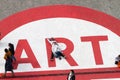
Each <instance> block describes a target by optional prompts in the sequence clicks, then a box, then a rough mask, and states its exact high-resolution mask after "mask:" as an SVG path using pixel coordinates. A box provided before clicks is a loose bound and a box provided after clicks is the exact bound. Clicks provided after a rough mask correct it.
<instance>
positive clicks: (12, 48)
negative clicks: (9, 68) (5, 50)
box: [8, 43, 16, 61]
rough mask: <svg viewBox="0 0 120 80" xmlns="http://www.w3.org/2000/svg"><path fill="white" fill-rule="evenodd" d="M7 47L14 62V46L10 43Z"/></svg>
mask: <svg viewBox="0 0 120 80" xmlns="http://www.w3.org/2000/svg"><path fill="white" fill-rule="evenodd" d="M8 46H9V51H10V52H11V54H12V55H11V57H12V60H14V61H16V58H15V56H14V54H15V50H14V45H13V44H12V43H8Z"/></svg>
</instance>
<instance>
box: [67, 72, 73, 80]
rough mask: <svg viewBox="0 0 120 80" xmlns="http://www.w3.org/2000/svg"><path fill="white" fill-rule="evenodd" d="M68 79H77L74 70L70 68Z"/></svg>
mask: <svg viewBox="0 0 120 80" xmlns="http://www.w3.org/2000/svg"><path fill="white" fill-rule="evenodd" d="M67 80H75V73H74V70H70V73H69V74H68V76H67Z"/></svg>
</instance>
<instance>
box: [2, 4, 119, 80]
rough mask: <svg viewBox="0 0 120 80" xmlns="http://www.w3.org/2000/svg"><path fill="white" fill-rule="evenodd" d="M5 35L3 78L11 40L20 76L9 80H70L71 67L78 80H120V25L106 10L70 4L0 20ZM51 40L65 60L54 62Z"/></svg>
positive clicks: (15, 65) (15, 66) (42, 8)
mask: <svg viewBox="0 0 120 80" xmlns="http://www.w3.org/2000/svg"><path fill="white" fill-rule="evenodd" d="M0 32H1V41H0V53H1V54H0V55H1V56H0V73H1V74H2V73H4V64H5V60H4V59H3V56H4V48H6V47H7V46H8V45H7V44H8V43H9V42H11V43H13V44H14V46H15V57H16V59H17V62H16V63H15V64H14V72H15V77H14V78H10V77H9V78H10V79H13V80H14V79H15V80H19V79H29V80H33V79H34V80H46V79H47V80H66V78H67V74H68V73H69V71H70V70H71V69H72V70H74V71H75V76H76V80H103V79H107V80H108V79H110V80H113V79H114V80H115V79H116V80H118V79H120V69H119V68H117V67H116V65H115V64H114V61H115V57H116V56H117V55H118V54H119V53H120V42H119V41H120V37H119V36H120V21H119V20H118V19H115V18H113V17H112V16H109V15H107V14H104V13H102V12H99V11H95V10H92V9H89V8H85V7H80V6H71V5H54V6H44V7H37V8H32V9H28V10H25V11H22V12H19V13H16V14H14V15H12V16H10V17H8V18H6V19H4V20H2V21H0ZM50 37H54V38H55V39H56V40H57V42H58V43H59V44H60V46H61V48H62V50H63V52H64V54H65V55H66V59H62V60H59V59H55V60H53V61H51V60H50V55H51V45H50V44H49V43H48V41H47V40H46V39H47V38H50ZM9 74H10V73H8V74H7V75H8V76H9ZM9 78H5V79H9Z"/></svg>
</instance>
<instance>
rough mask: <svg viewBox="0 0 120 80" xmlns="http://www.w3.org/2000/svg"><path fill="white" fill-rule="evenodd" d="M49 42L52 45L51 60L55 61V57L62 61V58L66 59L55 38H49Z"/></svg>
mask: <svg viewBox="0 0 120 80" xmlns="http://www.w3.org/2000/svg"><path fill="white" fill-rule="evenodd" d="M47 40H48V42H49V43H50V44H51V45H52V54H51V60H53V58H54V57H55V58H59V59H60V60H61V58H62V57H63V58H65V56H64V54H63V52H62V50H61V48H60V46H59V44H58V43H57V41H56V40H55V39H54V38H48V39H47Z"/></svg>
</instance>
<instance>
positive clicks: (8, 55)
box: [2, 48, 14, 78]
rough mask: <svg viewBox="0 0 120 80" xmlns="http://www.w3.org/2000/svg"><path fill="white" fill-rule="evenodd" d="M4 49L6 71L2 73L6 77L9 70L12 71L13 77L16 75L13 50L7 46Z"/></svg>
mask: <svg viewBox="0 0 120 80" xmlns="http://www.w3.org/2000/svg"><path fill="white" fill-rule="evenodd" d="M4 51H5V55H4V59H5V61H6V62H5V73H4V74H3V75H2V78H4V77H6V73H7V71H11V72H12V77H14V72H13V66H12V58H11V52H10V51H9V50H8V49H7V48H5V50H4Z"/></svg>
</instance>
